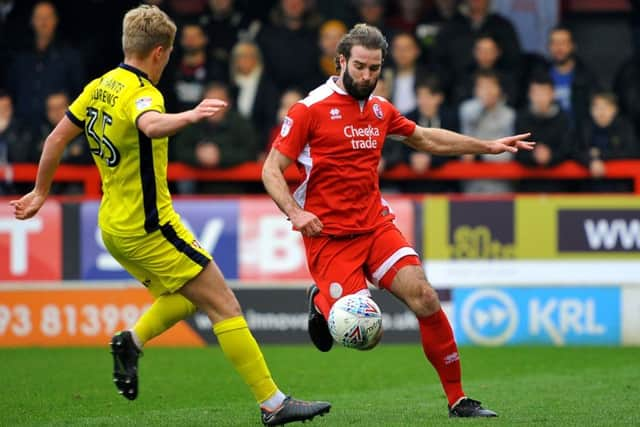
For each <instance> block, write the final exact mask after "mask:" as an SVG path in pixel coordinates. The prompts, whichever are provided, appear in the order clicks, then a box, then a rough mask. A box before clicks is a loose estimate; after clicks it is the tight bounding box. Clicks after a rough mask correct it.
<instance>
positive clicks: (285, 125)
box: [280, 116, 293, 138]
mask: <svg viewBox="0 0 640 427" xmlns="http://www.w3.org/2000/svg"><path fill="white" fill-rule="evenodd" d="M291 126H293V119H292V118H291V117H289V116H285V118H284V120H283V121H282V127H281V128H280V136H281V137H283V138H284V137H285V136H287V135H289V131H290V130H291Z"/></svg>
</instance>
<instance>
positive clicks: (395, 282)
mask: <svg viewBox="0 0 640 427" xmlns="http://www.w3.org/2000/svg"><path fill="white" fill-rule="evenodd" d="M387 47H388V45H387V42H386V40H385V38H384V36H383V35H382V34H381V33H380V31H379V30H378V29H377V28H375V27H372V26H368V25H365V24H358V25H356V26H355V27H354V28H353V29H351V31H350V32H349V33H348V34H346V35H345V36H344V37H343V38H342V40H341V41H340V43H339V45H338V48H337V58H336V65H337V66H338V70H339V71H340V75H339V76H334V77H331V78H329V80H328V81H327V82H326V83H325V84H323V85H322V86H320V87H318V88H317V89H315V90H313V91H312V92H311V93H309V95H308V96H307V97H306V98H305V99H303V100H302V101H300V102H298V103H296V104H295V105H294V106H293V107H291V109H290V110H289V112H288V114H287V117H286V118H285V119H284V121H283V124H282V129H281V131H280V135H279V136H278V137H277V139H276V140H275V142H274V144H273V148H272V150H271V152H270V153H269V155H268V157H267V159H266V161H265V164H264V168H263V170H262V180H263V182H264V185H265V188H266V189H267V191H268V193H269V195H270V196H271V197H272V198H273V200H274V201H275V202H276V204H277V205H278V207H279V208H280V209H281V210H282V211H283V212H284V213H285V214H286V215H287V217H288V218H289V219H290V220H291V222H292V225H293V227H294V229H296V230H298V231H300V232H301V233H302V235H303V240H304V245H305V249H306V255H307V263H308V266H309V270H310V272H311V275H312V277H313V279H314V280H315V282H316V285H317V286H316V285H312V287H311V288H310V290H309V292H308V295H309V312H310V314H309V335H310V337H311V340H312V341H313V343H314V344H315V345H316V347H317V348H318V349H319V350H321V351H329V350H330V349H331V346H332V345H333V340H332V338H331V335H330V334H329V329H328V327H327V321H326V319H327V317H328V315H329V310H330V309H331V306H332V305H333V303H334V302H335V301H336V300H337V299H338V298H340V297H342V296H344V295H348V294H354V293H367V294H368V292H369V291H368V288H367V279H368V280H369V281H370V282H371V283H373V284H374V285H376V286H378V287H380V288H382V289H386V290H387V291H389V292H391V293H392V294H393V295H395V296H396V297H397V298H399V299H400V300H401V301H403V302H404V303H405V304H406V305H407V306H408V307H409V309H411V311H413V312H414V313H415V315H416V316H417V318H418V322H419V326H420V335H421V339H422V347H423V349H424V353H425V355H426V357H427V359H428V360H429V361H430V362H431V364H432V365H433V367H434V368H435V369H436V371H437V372H438V375H439V377H440V381H441V382H442V386H443V388H444V391H445V393H446V395H447V399H448V403H449V416H451V417H494V416H496V413H495V412H493V411H491V410H488V409H485V408H483V407H482V406H481V405H480V402H478V401H476V400H473V399H470V398H468V397H467V396H466V395H465V393H464V391H463V389H462V381H461V369H460V359H459V356H458V349H457V346H456V342H455V340H454V337H453V332H452V330H451V326H450V324H449V320H448V319H447V317H446V315H445V313H444V312H443V311H442V308H441V307H440V302H439V300H438V296H437V294H436V292H435V290H434V289H433V288H432V287H431V285H430V284H429V282H428V280H427V278H426V275H425V273H424V271H423V269H422V266H421V262H420V259H419V258H418V254H417V253H416V251H415V250H414V249H413V248H412V247H411V246H410V245H409V244H408V243H407V241H406V239H405V238H404V237H403V236H402V234H401V233H400V231H399V230H398V228H397V227H396V225H395V224H394V222H393V220H394V215H393V211H392V210H391V208H390V207H389V205H388V204H387V203H386V202H385V200H384V199H383V198H382V195H381V193H380V189H379V186H378V173H377V167H378V162H379V160H380V156H381V152H382V145H383V142H384V140H385V137H386V136H387V135H399V136H400V137H404V140H403V142H404V143H405V144H407V145H409V146H411V147H413V148H415V149H416V150H420V151H425V152H429V153H433V154H438V155H460V154H487V153H490V154H499V153H502V152H505V151H510V152H516V151H518V149H525V150H531V149H532V148H533V143H531V142H527V141H524V139H526V138H527V137H528V136H529V134H523V135H517V136H511V137H507V138H502V139H498V140H494V141H484V140H479V139H476V138H471V137H468V136H464V135H460V134H457V133H454V132H450V131H447V130H443V129H431V128H423V127H420V126H416V124H415V123H414V122H412V121H411V120H408V119H406V118H405V117H403V116H402V115H401V114H400V113H399V112H398V111H397V110H396V109H395V107H394V106H393V105H392V104H391V103H390V102H388V101H387V100H385V99H384V98H381V97H377V96H372V95H371V93H372V91H373V89H374V88H375V86H376V83H377V80H378V77H379V76H380V70H381V67H382V62H383V59H384V57H385V55H386V53H387ZM294 161H295V162H296V163H297V166H298V169H299V171H300V172H301V174H302V176H303V181H302V183H301V184H300V185H299V186H298V187H297V189H296V190H295V192H294V193H293V195H291V194H290V192H289V188H288V186H287V183H286V181H285V178H284V175H283V171H284V170H285V169H286V168H287V167H288V166H289V165H290V164H291V163H293V162H294Z"/></svg>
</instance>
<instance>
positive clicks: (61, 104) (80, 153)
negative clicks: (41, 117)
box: [34, 92, 100, 194]
mask: <svg viewBox="0 0 640 427" xmlns="http://www.w3.org/2000/svg"><path fill="white" fill-rule="evenodd" d="M45 106H46V107H45V108H46V116H47V120H46V121H45V122H43V123H42V124H41V125H40V128H39V133H38V136H37V139H36V141H37V143H36V144H37V150H34V151H35V153H34V155H35V156H36V159H39V158H40V155H41V153H42V148H43V146H44V141H45V139H46V138H47V136H48V135H49V134H50V133H51V131H52V130H53V128H55V127H56V126H57V125H58V123H60V120H62V118H63V117H64V115H65V113H66V111H67V109H68V108H69V97H68V96H67V94H66V93H64V92H56V93H52V94H51V95H49V96H47V99H46V101H45ZM90 146H94V147H95V148H94V149H95V150H96V152H98V151H99V150H100V147H99V146H98V145H97V143H96V142H93V143H92V144H89V143H88V142H87V140H86V138H85V136H84V133H81V134H80V135H78V136H77V137H76V138H74V139H73V140H72V141H71V142H70V143H69V144H68V145H67V147H66V148H65V150H64V153H63V154H62V158H61V159H60V163H62V164H71V165H92V164H93V159H92V157H91V152H90ZM51 193H53V194H83V193H84V185H83V184H82V183H75V182H56V183H54V184H53V186H52V187H51Z"/></svg>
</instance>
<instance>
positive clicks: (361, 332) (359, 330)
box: [328, 294, 382, 350]
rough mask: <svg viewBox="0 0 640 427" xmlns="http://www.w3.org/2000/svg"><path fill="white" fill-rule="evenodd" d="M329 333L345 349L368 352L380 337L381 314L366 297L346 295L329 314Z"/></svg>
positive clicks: (376, 306)
mask: <svg viewBox="0 0 640 427" xmlns="http://www.w3.org/2000/svg"><path fill="white" fill-rule="evenodd" d="M328 323H329V332H331V336H332V337H333V339H334V340H335V341H336V342H339V343H340V344H342V345H343V346H345V347H349V348H355V349H358V350H370V349H372V348H373V347H375V346H376V344H378V342H379V341H380V338H381V337H382V312H381V311H380V307H378V304H376V303H375V301H373V300H372V299H371V298H370V297H368V296H366V295H356V294H354V295H347V296H344V297H342V298H340V299H339V300H338V301H336V302H335V304H333V307H331V311H330V312H329V321H328Z"/></svg>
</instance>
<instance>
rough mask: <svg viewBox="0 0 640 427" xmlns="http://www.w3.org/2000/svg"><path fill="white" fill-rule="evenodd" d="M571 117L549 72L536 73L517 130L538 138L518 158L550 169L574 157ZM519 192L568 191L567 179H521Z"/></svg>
mask: <svg viewBox="0 0 640 427" xmlns="http://www.w3.org/2000/svg"><path fill="white" fill-rule="evenodd" d="M570 127H571V126H570V123H569V116H567V114H566V113H565V112H564V111H562V110H561V109H560V107H558V104H556V103H555V102H554V93H553V81H552V80H551V78H550V77H549V75H548V74H546V73H541V74H539V75H537V76H535V77H534V78H533V79H532V80H531V82H530V83H529V106H528V107H527V108H525V109H523V110H521V111H519V112H518V115H517V118H516V132H531V139H533V140H535V141H536V146H535V147H534V148H533V151H528V152H527V153H524V152H521V151H518V152H517V153H516V160H517V161H518V162H519V163H521V164H523V165H525V166H529V167H540V168H547V167H551V166H555V165H557V164H558V163H561V162H563V161H565V160H567V159H569V158H570V156H571V155H572V153H573V135H572V133H571V131H570ZM518 189H519V191H536V192H565V191H568V190H569V187H568V186H566V185H565V183H564V182H562V181H561V182H558V181H547V180H525V181H521V182H520V185H519V188H518Z"/></svg>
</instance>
